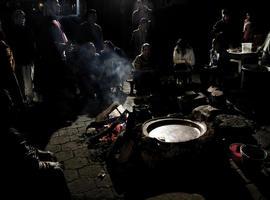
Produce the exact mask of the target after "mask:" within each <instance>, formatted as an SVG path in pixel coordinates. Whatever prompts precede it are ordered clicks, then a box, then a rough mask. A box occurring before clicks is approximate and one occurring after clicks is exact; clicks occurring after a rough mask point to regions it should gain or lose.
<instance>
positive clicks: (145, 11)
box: [132, 0, 152, 28]
mask: <svg viewBox="0 0 270 200" xmlns="http://www.w3.org/2000/svg"><path fill="white" fill-rule="evenodd" d="M136 3H137V8H136V9H135V10H134V11H133V13H132V27H133V28H136V27H138V26H139V24H140V20H141V19H142V18H145V19H146V20H147V21H148V20H151V13H152V10H151V9H150V8H148V6H147V5H145V4H144V3H143V2H142V1H141V0H137V2H136Z"/></svg>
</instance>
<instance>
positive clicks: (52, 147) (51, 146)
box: [46, 144, 61, 153]
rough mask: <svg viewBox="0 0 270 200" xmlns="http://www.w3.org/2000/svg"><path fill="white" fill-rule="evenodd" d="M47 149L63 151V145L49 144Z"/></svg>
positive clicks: (55, 151) (54, 151)
mask: <svg viewBox="0 0 270 200" xmlns="http://www.w3.org/2000/svg"><path fill="white" fill-rule="evenodd" d="M46 150H48V151H51V152H53V153H57V152H59V151H61V145H52V144H48V145H47V147H46Z"/></svg>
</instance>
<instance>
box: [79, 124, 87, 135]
mask: <svg viewBox="0 0 270 200" xmlns="http://www.w3.org/2000/svg"><path fill="white" fill-rule="evenodd" d="M77 129H78V132H79V134H80V135H81V134H83V133H85V132H86V126H83V127H79V128H77Z"/></svg>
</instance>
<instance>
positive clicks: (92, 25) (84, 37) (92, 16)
mask: <svg viewBox="0 0 270 200" xmlns="http://www.w3.org/2000/svg"><path fill="white" fill-rule="evenodd" d="M85 18H86V21H85V22H83V23H82V24H81V25H80V27H81V28H80V32H81V38H79V41H80V43H86V42H93V43H94V45H95V47H96V49H97V52H100V51H101V50H102V49H103V32H102V28H101V27H100V26H99V25H98V24H97V23H96V22H97V12H96V10H94V9H91V10H89V11H88V12H87V13H86V16H85Z"/></svg>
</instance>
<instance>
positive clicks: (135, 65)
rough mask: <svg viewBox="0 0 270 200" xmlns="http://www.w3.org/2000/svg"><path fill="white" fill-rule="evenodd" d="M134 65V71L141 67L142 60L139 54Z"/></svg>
mask: <svg viewBox="0 0 270 200" xmlns="http://www.w3.org/2000/svg"><path fill="white" fill-rule="evenodd" d="M132 66H133V68H134V71H136V70H140V69H141V61H140V59H139V57H138V56H137V57H136V58H135V59H134V61H133V63H132Z"/></svg>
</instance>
